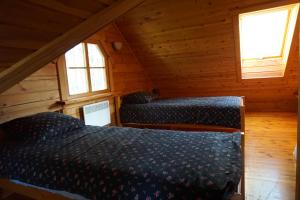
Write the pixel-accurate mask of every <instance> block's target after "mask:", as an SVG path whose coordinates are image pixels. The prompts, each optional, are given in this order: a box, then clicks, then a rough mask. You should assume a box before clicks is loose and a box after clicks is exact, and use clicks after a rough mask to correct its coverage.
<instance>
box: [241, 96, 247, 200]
mask: <svg viewBox="0 0 300 200" xmlns="http://www.w3.org/2000/svg"><path fill="white" fill-rule="evenodd" d="M245 110H246V108H245V97H244V96H243V97H242V102H241V152H242V178H241V188H240V189H241V195H242V199H243V200H245V198H246V194H245V137H246V135H245V134H246V128H245Z"/></svg>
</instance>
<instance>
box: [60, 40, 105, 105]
mask: <svg viewBox="0 0 300 200" xmlns="http://www.w3.org/2000/svg"><path fill="white" fill-rule="evenodd" d="M81 43H83V46H84V59H85V64H86V70H87V83H88V92H85V93H81V94H74V95H71V94H70V92H69V84H68V74H67V65H66V59H65V54H64V55H62V56H61V57H60V58H59V59H58V72H59V81H60V92H61V97H62V101H67V100H74V99H78V98H84V97H91V96H99V97H106V96H110V95H111V82H110V64H109V63H110V62H109V56H108V54H107V53H106V52H105V50H104V48H103V46H102V44H101V42H100V41H90V40H87V41H83V42H81ZM87 44H95V45H97V47H98V48H99V50H100V51H101V53H102V54H103V56H104V63H105V67H103V68H105V75H106V84H107V89H105V90H99V91H92V82H91V72H90V71H91V68H90V64H89V57H88V54H89V53H88V47H87ZM92 68H93V67H92ZM99 68H102V67H99Z"/></svg>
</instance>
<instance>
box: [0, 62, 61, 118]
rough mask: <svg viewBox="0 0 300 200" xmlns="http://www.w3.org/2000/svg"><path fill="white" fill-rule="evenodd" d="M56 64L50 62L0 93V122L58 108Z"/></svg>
mask: <svg viewBox="0 0 300 200" xmlns="http://www.w3.org/2000/svg"><path fill="white" fill-rule="evenodd" d="M58 88H59V87H58V80H57V71H56V64H55V63H50V64H48V65H46V66H45V67H44V68H42V69H40V70H39V71H37V72H36V73H34V74H32V75H31V76H30V77H28V78H26V79H25V80H23V81H22V82H20V83H18V84H17V85H15V86H14V87H12V88H11V89H9V90H7V91H5V92H4V93H3V94H1V95H0V122H4V121H7V120H10V119H14V118H16V117H21V116H24V115H30V114H34V113H37V112H45V111H54V110H58V109H60V108H59V107H58V106H57V105H56V102H57V101H59V100H60V96H59V89H58Z"/></svg>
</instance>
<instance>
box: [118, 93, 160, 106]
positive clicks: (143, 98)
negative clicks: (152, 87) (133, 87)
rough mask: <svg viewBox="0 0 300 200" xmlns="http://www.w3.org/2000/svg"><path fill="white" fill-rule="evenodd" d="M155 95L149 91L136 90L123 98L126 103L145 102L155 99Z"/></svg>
mask: <svg viewBox="0 0 300 200" xmlns="http://www.w3.org/2000/svg"><path fill="white" fill-rule="evenodd" d="M153 98H154V96H153V94H152V93H149V92H135V93H132V94H128V95H126V96H124V97H123V98H122V102H123V103H124V104H145V103H149V102H151V101H152V100H153Z"/></svg>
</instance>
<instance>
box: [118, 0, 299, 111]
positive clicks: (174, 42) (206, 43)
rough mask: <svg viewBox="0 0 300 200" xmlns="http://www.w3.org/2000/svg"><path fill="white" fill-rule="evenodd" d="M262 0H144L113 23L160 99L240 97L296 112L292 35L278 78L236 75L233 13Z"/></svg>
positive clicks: (258, 107) (262, 107)
mask: <svg viewBox="0 0 300 200" xmlns="http://www.w3.org/2000/svg"><path fill="white" fill-rule="evenodd" d="M267 2H274V1H269V0H244V1H236V0H214V1H211V0H203V1H198V0H196V1H181V0H165V1H159V0H147V1H146V2H145V3H144V4H143V5H142V6H140V7H138V8H136V9H134V10H132V11H130V12H129V13H128V14H127V15H125V16H123V17H122V18H120V19H119V20H118V21H117V25H118V27H119V28H120V30H121V32H122V33H123V35H124V36H125V38H126V39H127V40H128V42H129V43H130V45H131V47H132V49H133V50H134V52H135V54H136V55H137V57H138V58H139V60H140V61H141V62H142V64H143V66H144V67H145V69H146V70H147V71H148V73H149V76H150V77H151V80H152V81H153V84H154V87H157V88H159V89H160V90H161V94H162V95H163V96H164V97H178V96H216V95H242V96H246V102H247V104H246V107H247V109H248V110H252V111H296V109H297V104H296V102H297V101H296V93H297V65H298V60H299V56H298V40H299V38H298V36H296V37H295V38H294V40H293V44H292V49H291V55H290V58H289V62H288V65H287V70H286V73H285V77H284V78H270V79H256V80H245V81H239V79H238V77H237V67H236V63H235V62H236V58H235V56H236V51H235V40H234V29H233V28H234V26H233V25H234V23H237V22H233V13H234V11H235V10H236V9H239V8H246V7H249V6H254V5H262V4H263V3H267ZM298 28H299V27H297V28H296V30H298Z"/></svg>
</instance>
